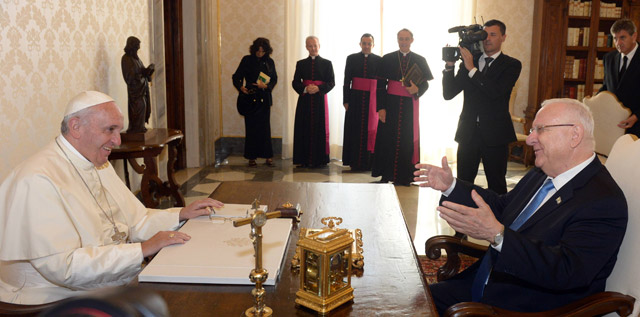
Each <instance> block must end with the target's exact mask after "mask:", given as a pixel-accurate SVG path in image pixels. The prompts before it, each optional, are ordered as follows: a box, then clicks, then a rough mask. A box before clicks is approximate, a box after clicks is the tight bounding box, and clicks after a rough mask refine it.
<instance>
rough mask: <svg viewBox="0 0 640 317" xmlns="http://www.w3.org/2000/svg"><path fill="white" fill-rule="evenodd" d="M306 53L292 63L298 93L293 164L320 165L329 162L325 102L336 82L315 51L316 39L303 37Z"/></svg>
mask: <svg viewBox="0 0 640 317" xmlns="http://www.w3.org/2000/svg"><path fill="white" fill-rule="evenodd" d="M305 45H306V48H307V51H309V57H307V58H305V59H301V60H299V61H298V62H297V63H296V71H295V73H294V74H293V81H292V83H291V85H292V86H293V90H295V91H296V92H297V93H298V95H299V97H298V104H297V105H296V117H295V123H294V126H293V164H296V165H299V166H301V167H313V168H317V167H322V166H325V165H327V163H329V106H328V104H327V94H328V93H329V91H331V89H333V87H334V86H335V85H336V82H335V79H334V75H333V65H332V64H331V61H330V60H328V59H324V58H322V57H320V55H318V52H319V50H320V40H319V39H318V38H317V37H315V36H308V37H307V39H306V40H305Z"/></svg>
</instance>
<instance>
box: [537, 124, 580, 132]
mask: <svg viewBox="0 0 640 317" xmlns="http://www.w3.org/2000/svg"><path fill="white" fill-rule="evenodd" d="M573 126H575V124H572V123H564V124H550V125H541V126H538V127H532V128H531V129H529V134H531V133H533V132H536V133H538V134H540V133H542V132H544V131H545V130H546V129H548V128H553V127H573Z"/></svg>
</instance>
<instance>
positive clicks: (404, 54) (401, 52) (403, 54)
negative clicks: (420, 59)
mask: <svg viewBox="0 0 640 317" xmlns="http://www.w3.org/2000/svg"><path fill="white" fill-rule="evenodd" d="M409 53H411V51H408V52H406V53H405V52H403V51H400V54H402V56H405V57H406V56H407V55H408V54H409Z"/></svg>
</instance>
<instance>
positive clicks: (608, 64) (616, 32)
mask: <svg viewBox="0 0 640 317" xmlns="http://www.w3.org/2000/svg"><path fill="white" fill-rule="evenodd" d="M611 35H613V41H614V42H615V44H616V49H617V51H612V52H609V53H607V55H605V56H604V59H603V62H604V83H603V84H602V88H600V91H605V90H606V91H610V92H612V93H613V94H615V95H616V96H617V97H618V100H620V102H622V104H623V105H624V106H625V107H627V108H629V109H631V115H630V116H629V118H627V119H626V120H623V121H620V123H618V126H619V127H621V128H624V129H627V131H626V132H627V133H633V134H635V135H637V136H640V123H637V122H638V116H640V57H638V56H636V51H637V50H638V42H637V37H638V33H636V26H635V24H634V23H633V21H631V20H630V19H620V20H618V21H616V22H615V23H613V25H612V26H611ZM600 91H599V92H600Z"/></svg>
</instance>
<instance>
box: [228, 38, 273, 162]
mask: <svg viewBox="0 0 640 317" xmlns="http://www.w3.org/2000/svg"><path fill="white" fill-rule="evenodd" d="M249 52H250V53H251V54H250V55H247V56H245V57H243V58H242V61H240V65H239V66H238V69H236V72H235V73H234V74H233V76H232V79H233V85H234V86H235V87H236V89H238V93H239V96H238V112H240V114H241V115H243V116H244V124H245V131H246V132H245V141H244V157H245V158H246V159H248V160H249V166H252V167H253V166H257V163H256V158H258V157H261V158H265V159H266V162H265V164H266V165H268V166H273V147H272V146H271V122H270V120H271V105H272V104H273V102H272V99H271V91H272V90H273V88H274V87H275V86H276V83H277V82H278V74H277V73H276V66H275V64H274V62H273V59H271V57H269V55H271V52H273V49H272V48H271V45H270V44H269V40H268V39H266V38H263V37H259V38H257V39H256V40H255V41H253V44H252V45H251V46H250V47H249Z"/></svg>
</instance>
